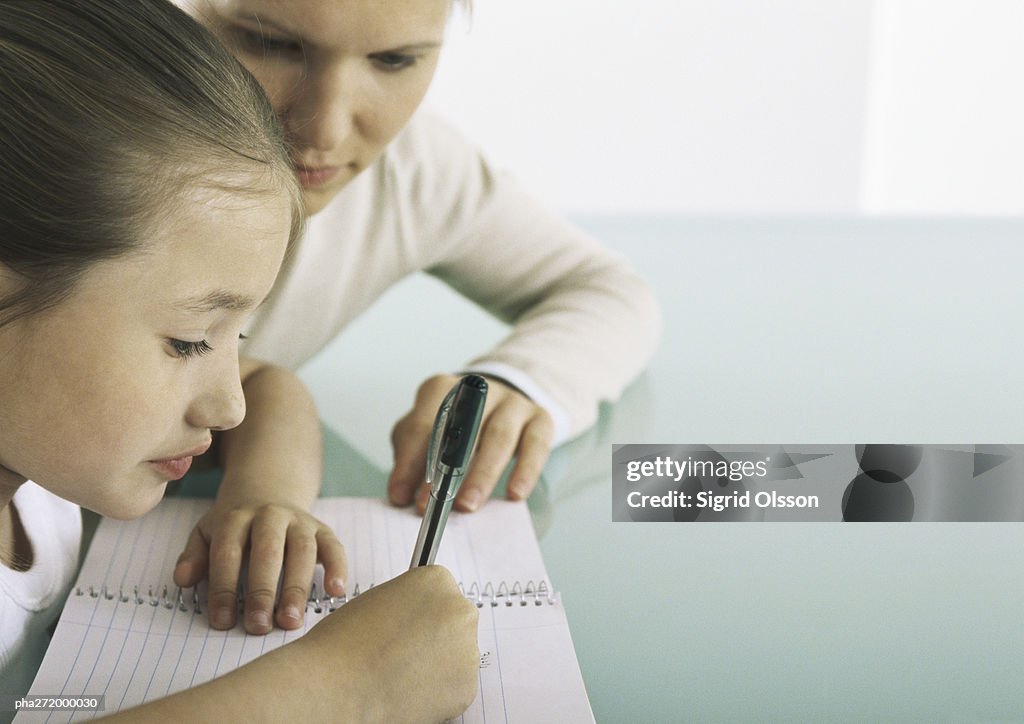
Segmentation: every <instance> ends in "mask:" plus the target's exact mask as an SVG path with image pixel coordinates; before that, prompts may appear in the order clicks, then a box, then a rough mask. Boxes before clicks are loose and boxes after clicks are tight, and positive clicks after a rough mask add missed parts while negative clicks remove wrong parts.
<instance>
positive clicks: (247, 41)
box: [235, 28, 302, 54]
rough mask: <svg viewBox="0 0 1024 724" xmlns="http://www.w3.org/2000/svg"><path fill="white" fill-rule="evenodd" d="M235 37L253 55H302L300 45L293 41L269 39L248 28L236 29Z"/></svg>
mask: <svg viewBox="0 0 1024 724" xmlns="http://www.w3.org/2000/svg"><path fill="white" fill-rule="evenodd" d="M235 35H236V36H237V37H238V39H239V41H240V42H241V44H242V47H244V48H245V49H246V50H248V51H250V52H253V53H264V54H269V53H277V54H289V53H298V54H301V53H302V43H299V42H297V41H294V40H284V39H281V38H271V37H268V36H266V35H263V34H262V33H258V32H256V31H255V30H249V29H248V28H237V29H236V30H235Z"/></svg>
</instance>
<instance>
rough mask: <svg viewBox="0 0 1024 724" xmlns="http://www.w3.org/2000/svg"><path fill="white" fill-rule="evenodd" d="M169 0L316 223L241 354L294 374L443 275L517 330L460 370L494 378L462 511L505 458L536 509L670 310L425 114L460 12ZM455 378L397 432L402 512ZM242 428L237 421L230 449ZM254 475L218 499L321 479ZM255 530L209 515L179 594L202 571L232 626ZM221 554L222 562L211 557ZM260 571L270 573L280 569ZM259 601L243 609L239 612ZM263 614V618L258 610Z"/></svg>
mask: <svg viewBox="0 0 1024 724" xmlns="http://www.w3.org/2000/svg"><path fill="white" fill-rule="evenodd" d="M175 1H176V2H178V3H179V4H180V5H181V6H182V7H184V8H185V9H186V10H187V11H188V12H190V13H191V14H192V15H193V16H194V17H195V18H196V19H198V20H199V21H200V22H202V23H204V24H205V25H206V26H207V27H208V28H210V29H211V30H213V31H214V32H215V33H216V34H217V35H218V36H219V37H220V38H221V39H222V40H223V41H224V42H225V44H226V45H227V46H228V47H229V49H231V50H232V52H234V54H235V55H236V57H238V58H239V59H240V60H241V61H242V62H243V63H244V64H245V65H246V66H247V67H248V68H249V69H250V70H251V71H252V72H253V74H254V75H255V76H256V78H257V79H258V80H259V81H260V82H261V84H262V85H263V87H264V89H265V90H266V91H267V93H268V95H269V96H270V99H271V101H272V103H273V105H274V108H275V110H276V111H277V114H278V116H279V118H280V119H281V121H282V122H283V124H284V126H285V129H286V131H287V133H288V135H289V139H290V140H291V142H292V146H293V151H292V164H293V166H294V169H295V173H296V176H297V178H298V180H299V182H300V184H301V185H302V193H303V201H304V204H305V208H306V211H307V213H308V214H311V215H312V218H311V219H310V223H309V225H308V228H307V231H306V233H305V235H304V237H303V238H302V239H301V241H300V242H299V243H298V245H297V247H296V250H295V253H294V254H293V255H292V256H290V258H289V259H288V260H287V261H286V262H285V266H284V269H283V271H282V274H281V276H280V278H279V280H278V282H277V285H276V287H275V289H274V292H273V293H272V294H271V296H270V298H269V299H268V302H267V304H265V305H264V306H263V307H262V308H261V309H260V311H259V312H258V313H257V314H256V315H255V317H254V322H253V324H252V326H251V327H250V328H249V329H250V330H251V331H252V332H253V334H252V335H251V336H252V339H251V340H249V341H247V342H246V343H244V345H243V349H244V350H245V351H246V353H247V354H251V355H253V356H255V357H258V358H260V359H266V360H269V361H273V362H276V363H278V364H283V365H286V366H288V367H292V368H294V367H297V366H299V365H301V364H302V363H303V362H304V361H306V360H308V359H310V358H311V357H312V356H314V355H315V354H316V353H317V352H318V351H319V350H321V349H322V348H323V347H325V346H326V345H327V344H328V342H329V341H330V340H331V339H332V338H333V337H334V336H335V335H337V334H338V333H339V332H340V331H341V330H342V329H343V328H344V327H345V326H346V325H347V324H348V323H349V322H350V321H351V320H352V319H353V318H354V317H355V316H356V315H357V314H359V313H360V312H361V311H363V310H364V309H366V308H367V307H368V306H369V305H370V304H371V303H372V302H373V301H374V300H375V299H377V298H378V297H379V296H380V295H381V294H382V293H383V292H384V291H385V290H386V289H387V288H388V287H389V286H390V285H392V284H394V283H395V282H397V281H399V280H400V279H401V278H403V277H405V276H407V275H409V274H412V273H414V272H417V271H421V270H424V271H427V272H429V273H431V274H434V275H435V276H437V277H439V278H440V279H441V280H443V281H445V282H446V283H448V284H450V285H451V286H452V287H454V288H455V289H456V290H458V291H459V292H461V293H462V294H464V295H466V296H468V297H469V298H470V299H472V300H474V301H476V302H478V303H479V304H481V305H483V306H484V307H486V308H487V309H489V310H491V311H492V312H493V313H495V314H496V315H497V316H499V317H501V318H502V319H505V320H507V321H509V322H511V323H512V324H513V328H512V332H511V334H510V335H509V336H508V337H507V338H506V339H505V340H504V341H503V342H502V343H501V344H499V345H498V347H497V348H495V349H493V350H490V351H489V352H486V353H484V354H482V355H481V356H479V357H477V358H476V359H475V360H472V361H471V362H469V363H468V365H467V369H471V370H473V371H476V372H480V373H483V374H486V375H488V376H489V377H490V378H491V381H492V382H491V385H490V392H489V394H488V406H487V409H486V411H485V419H484V423H483V428H482V430H481V433H480V438H479V443H478V450H477V452H476V455H475V459H474V463H473V467H472V469H471V470H470V472H469V474H468V475H467V477H466V479H465V481H464V482H463V485H462V488H461V490H460V491H459V496H458V498H457V501H456V505H457V506H458V507H459V508H460V509H462V510H474V509H476V508H477V507H478V506H479V505H480V504H481V503H482V502H483V501H484V500H485V499H486V498H487V496H489V495H490V493H491V491H492V490H493V488H494V487H495V484H496V482H497V480H498V478H499V476H500V474H501V472H502V471H503V470H504V469H505V467H506V465H507V463H508V462H509V460H510V459H512V458H513V456H514V457H515V461H516V462H515V465H514V466H513V469H512V471H511V473H510V476H509V479H508V486H507V490H508V496H509V497H510V498H519V499H521V498H525V497H526V496H527V495H528V494H529V493H530V491H531V490H532V489H533V487H534V486H535V485H536V482H537V480H538V476H539V474H540V471H541V469H542V468H543V466H544V463H545V461H546V459H547V457H548V454H549V451H550V449H551V447H552V445H555V444H557V443H559V442H562V441H564V440H566V439H568V438H569V437H571V436H573V435H575V434H576V433H578V432H580V431H582V430H583V429H584V428H586V427H587V426H588V425H590V424H591V423H592V422H593V421H594V419H595V418H596V412H597V403H598V402H599V401H600V400H611V399H614V398H616V397H617V396H618V394H619V393H620V392H621V391H622V389H623V388H624V387H625V385H626V384H627V383H628V382H629V381H630V380H631V379H632V378H633V377H635V375H636V374H638V372H639V371H640V370H641V368H642V367H643V366H644V364H645V363H646V361H647V359H648V358H649V356H650V354H651V353H652V352H653V349H654V344H655V341H656V337H657V329H658V312H657V307H656V304H655V302H654V300H653V295H652V294H651V292H650V290H649V288H648V287H647V285H646V284H644V283H643V282H642V281H641V280H640V279H638V278H637V276H636V275H635V274H634V273H633V272H632V270H631V269H630V268H629V266H628V265H627V264H626V262H625V260H624V259H622V258H621V257H618V256H616V255H613V254H611V253H609V252H608V251H606V250H605V249H603V248H602V247H600V245H598V244H597V243H596V242H594V241H593V240H591V239H590V238H589V237H587V236H586V235H585V234H583V233H582V232H581V231H579V230H578V229H576V228H574V227H572V226H571V225H569V224H567V223H566V222H564V221H563V220H561V219H559V218H557V217H555V216H553V215H552V214H551V213H550V212H548V211H547V210H545V209H544V208H543V207H542V206H541V205H540V204H539V203H537V202H536V201H535V200H534V199H532V198H530V197H529V196H528V195H526V194H524V193H523V192H522V191H521V190H519V188H518V187H517V186H516V185H515V183H514V182H513V181H511V180H510V179H508V178H506V177H504V176H503V175H502V174H500V173H496V172H495V171H494V170H493V169H492V168H491V167H490V166H489V165H488V164H487V162H486V161H485V160H484V159H482V158H481V156H480V154H479V153H478V151H477V150H476V149H475V148H474V147H473V146H472V145H471V144H469V143H468V142H467V141H466V140H465V139H463V138H462V137H460V136H459V134H458V133H456V132H455V131H454V130H453V129H452V128H450V127H449V126H448V125H446V124H444V123H443V122H441V121H440V120H438V119H437V118H434V117H433V116H431V115H429V114H427V113H425V112H423V111H417V109H418V106H419V104H420V101H421V100H422V98H423V96H424V94H425V93H426V91H427V88H428V86H429V84H430V81H431V78H432V76H433V73H434V69H435V67H436V64H437V61H438V55H439V53H440V50H441V46H442V43H443V40H444V33H445V29H446V24H447V22H448V18H449V13H450V11H451V7H452V5H453V2H452V0H389V1H388V2H379V0H289V1H288V2H281V1H280V0H175ZM464 2H465V0H464ZM411 351H412V350H410V352H411ZM453 383H454V378H453V377H451V376H450V375H447V374H439V375H437V376H434V377H431V378H430V379H428V380H427V381H426V382H424V383H423V385H422V386H421V387H420V389H419V391H418V392H417V394H416V399H415V403H414V404H413V406H412V409H411V410H410V411H409V413H408V414H406V415H405V416H404V417H403V418H402V419H401V420H400V421H399V422H398V423H397V424H396V425H395V427H394V432H393V435H392V441H393V447H394V468H393V471H392V473H391V477H390V480H389V483H388V495H389V497H390V499H391V501H392V502H394V503H395V504H398V505H405V504H408V503H410V502H412V501H413V500H414V498H416V500H417V503H418V505H419V507H420V509H421V510H422V507H423V504H424V502H425V496H426V491H425V488H423V487H422V486H421V484H422V482H423V469H424V462H425V456H426V444H427V438H428V436H429V430H430V426H431V424H432V422H433V417H434V414H435V413H436V411H437V407H438V404H439V402H440V400H441V398H442V397H443V396H444V394H445V393H446V392H447V391H448V390H449V389H450V388H451V387H452V385H453ZM246 435H247V431H246V430H244V429H241V428H240V429H239V430H237V431H234V432H233V435H232V437H234V438H236V439H239V438H241V439H244V438H245V436H246ZM239 444H242V443H241V442H240V441H239ZM253 447H255V446H253ZM296 463H297V464H299V463H301V460H297V461H296ZM244 464H245V466H246V468H247V469H245V468H240V467H235V466H234V465H232V464H231V461H229V462H228V463H227V464H226V465H225V467H224V478H223V483H222V485H221V492H220V496H221V497H223V498H226V499H227V500H229V501H230V500H232V499H235V498H236V497H237V496H236V495H235V493H234V492H233V491H234V490H236V489H238V488H240V487H244V488H245V489H247V490H251V489H252V486H253V478H254V477H259V478H260V483H259V485H260V486H261V487H262V488H263V489H265V490H266V491H267V494H268V495H272V496H280V495H281V491H284V490H288V491H290V493H291V494H293V495H295V496H298V497H297V498H296V500H297V503H298V502H299V501H300V498H301V496H303V495H305V496H307V497H308V495H309V493H308V492H307V493H303V492H302V491H303V490H305V491H315V490H316V489H317V488H318V486H319V483H320V478H319V477H318V476H315V477H314V476H307V477H306V478H305V479H303V478H302V476H300V475H296V474H294V472H293V471H294V469H295V466H288V467H287V468H286V470H287V471H288V472H287V473H286V474H285V475H282V476H280V477H278V476H277V475H276V474H275V473H274V472H273V471H272V470H271V469H270V467H269V466H268V465H263V464H262V463H261V462H260V451H259V450H258V449H256V450H254V451H253V454H252V455H247V456H245V458H244ZM257 471H269V472H263V473H259V472H257ZM417 491H419V492H418V497H417ZM249 499H250V500H253V498H252V497H250V498H249ZM271 500H274V501H275V502H278V503H280V502H281V501H280V498H279V497H277V498H271ZM297 503H296V504H297ZM219 505H220V504H219V501H218V506H219ZM221 510H225V508H221ZM257 521H258V518H250V519H248V520H247V522H246V524H245V525H229V524H228V523H227V519H226V516H225V514H224V513H217V512H216V511H215V512H214V513H213V514H212V515H211V517H210V518H209V519H207V520H205V521H203V522H201V523H200V525H199V527H198V528H197V531H196V534H195V536H194V537H193V540H192V542H191V544H190V546H189V547H188V549H187V550H186V551H185V552H184V554H183V555H182V558H181V565H180V568H179V570H178V583H179V584H182V585H191V584H192V583H194V582H195V581H196V580H198V576H199V575H200V574H199V572H205V571H206V570H207V568H208V567H209V569H210V580H211V585H212V584H213V583H214V581H216V582H217V585H218V586H219V587H226V588H229V589H230V590H228V592H227V593H226V594H225V603H224V615H225V616H228V615H229V611H230V609H231V606H230V605H229V603H230V601H231V600H232V595H233V584H231V583H230V582H231V581H234V580H237V577H238V566H237V564H236V563H234V561H237V560H239V559H240V554H239V552H240V551H241V550H243V549H244V547H245V545H246V541H247V539H248V529H249V527H251V526H252V525H255V524H256V522H257ZM208 549H209V550H208ZM214 551H216V553H214ZM225 551H234V552H235V553H234V554H233V555H225ZM211 556H213V557H215V558H221V557H222V558H223V560H225V561H226V562H227V563H226V564H225V565H224V566H221V565H219V564H215V565H208V561H209V560H210V558H211ZM255 563H256V566H257V569H259V570H262V571H264V572H263V573H262V574H261V575H263V576H264V577H266V578H267V579H270V578H273V577H274V576H276V575H277V567H279V565H280V564H279V563H277V562H276V561H268V562H266V565H264V563H263V562H261V561H256V562H255ZM252 565H253V561H250V566H252ZM285 568H286V571H287V568H288V566H287V565H286V567H285ZM251 570H252V568H250V571H251ZM286 575H288V574H287V573H286ZM304 575H305V576H306V577H308V575H309V572H308V571H304ZM260 605H263V606H268V605H269V604H268V603H264V604H260ZM257 609H258V605H256V604H254V605H253V607H249V606H247V609H246V610H247V613H246V617H247V619H248V618H249V617H250V616H251V615H252V614H253V612H254V611H255V610H257ZM267 615H269V608H265V609H264V610H263V611H262V612H261V616H262V617H264V618H265V617H266V616H267Z"/></svg>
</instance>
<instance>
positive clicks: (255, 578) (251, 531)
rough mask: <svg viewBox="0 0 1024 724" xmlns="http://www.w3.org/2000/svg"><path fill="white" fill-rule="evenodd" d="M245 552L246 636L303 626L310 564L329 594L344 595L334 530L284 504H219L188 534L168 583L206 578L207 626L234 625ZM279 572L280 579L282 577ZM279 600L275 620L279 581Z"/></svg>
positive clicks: (188, 583)
mask: <svg viewBox="0 0 1024 724" xmlns="http://www.w3.org/2000/svg"><path fill="white" fill-rule="evenodd" d="M246 551H248V554H249V570H248V578H247V581H246V593H245V609H244V616H243V622H244V625H245V630H246V631H248V632H249V633H251V634H265V633H268V632H269V631H270V630H271V629H272V628H273V627H274V623H275V622H276V623H277V625H278V626H280V627H281V628H284V629H294V628H298V627H299V626H301V625H302V621H303V618H304V617H305V612H306V601H307V599H308V598H309V587H310V584H311V582H312V580H313V569H314V568H315V567H316V564H317V562H318V561H319V562H320V563H322V564H323V566H324V588H325V590H326V593H327V595H329V596H340V595H342V593H344V590H345V589H344V582H345V575H346V572H347V571H346V563H345V550H344V548H343V547H342V545H341V543H340V542H339V541H338V538H337V537H336V536H335V535H334V532H333V531H332V530H331V529H330V528H328V527H327V526H326V525H324V524H323V523H321V522H320V521H319V520H317V519H316V518H314V517H313V516H312V515H310V514H309V513H307V512H306V511H304V510H301V509H299V508H292V507H288V506H284V505H241V504H239V505H234V504H231V503H227V502H222V501H220V500H218V501H217V502H216V503H215V504H214V506H213V507H212V508H211V509H210V511H209V512H208V513H207V514H206V515H204V516H203V517H202V518H201V519H200V520H199V522H198V523H197V524H196V527H195V528H194V529H193V530H192V534H191V535H190V536H189V539H188V543H186V544H185V550H184V551H183V552H182V554H181V556H179V558H178V562H177V564H176V565H175V568H174V583H175V584H176V585H178V586H181V587H186V586H195V585H196V584H197V583H199V582H200V581H201V580H202V579H203V578H204V577H206V575H207V573H209V579H210V585H209V602H208V604H207V609H208V614H209V617H210V626H212V627H213V628H216V629H227V628H231V627H232V626H234V625H235V613H236V610H237V602H238V585H239V577H240V574H241V570H242V563H243V561H244V559H245V554H246ZM282 574H283V575H282ZM279 578H280V579H281V600H280V603H279V605H278V607H277V616H276V618H275V616H274V601H275V599H276V597H277V587H278V580H279Z"/></svg>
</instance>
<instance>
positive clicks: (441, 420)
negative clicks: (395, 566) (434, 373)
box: [409, 375, 487, 568]
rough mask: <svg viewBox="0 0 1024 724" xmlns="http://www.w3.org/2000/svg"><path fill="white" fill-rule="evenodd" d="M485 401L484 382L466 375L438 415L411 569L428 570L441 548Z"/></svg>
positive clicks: (432, 436) (443, 404)
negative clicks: (428, 492)
mask: <svg viewBox="0 0 1024 724" xmlns="http://www.w3.org/2000/svg"><path fill="white" fill-rule="evenodd" d="M486 400H487V380H485V379H484V378H483V377H480V376H479V375H466V376H465V377H463V378H462V379H461V380H459V383H458V384H457V385H455V387H453V388H452V390H451V392H449V393H448V394H447V395H446V396H445V398H444V400H443V401H442V402H441V407H440V408H439V409H438V411H437V417H436V418H435V419H434V429H433V431H432V432H431V433H430V443H429V447H428V449H427V483H428V484H429V485H430V497H429V498H428V499H427V510H426V512H425V513H424V514H423V522H422V523H420V534H419V536H418V537H417V538H416V548H415V550H413V552H412V563H411V564H410V566H409V567H410V568H415V567H416V566H429V565H430V564H431V563H433V562H434V556H436V555H437V548H438V546H439V545H440V544H441V534H442V533H443V532H444V526H445V523H447V522H448V514H449V513H450V512H451V509H452V501H454V500H455V494H456V493H458V492H459V486H460V485H462V476H463V475H465V474H466V467H467V466H468V465H469V457H470V455H471V454H472V453H473V443H474V442H475V441H476V433H477V431H478V430H479V429H480V420H481V419H482V418H483V415H484V402H485V401H486Z"/></svg>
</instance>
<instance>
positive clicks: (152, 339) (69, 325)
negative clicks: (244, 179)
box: [0, 191, 290, 518]
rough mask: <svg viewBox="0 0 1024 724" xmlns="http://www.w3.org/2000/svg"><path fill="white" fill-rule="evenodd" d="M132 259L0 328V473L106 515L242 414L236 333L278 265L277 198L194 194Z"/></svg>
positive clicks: (125, 506)
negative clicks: (5, 471) (8, 473)
mask: <svg viewBox="0 0 1024 724" xmlns="http://www.w3.org/2000/svg"><path fill="white" fill-rule="evenodd" d="M179 207H180V208H179V209H178V210H176V211H173V212H172V213H169V214H167V215H166V216H165V217H164V218H162V219H161V222H160V224H158V225H155V226H156V231H155V232H154V233H152V234H150V235H149V236H148V237H147V241H146V243H145V244H144V245H143V247H142V248H140V249H139V250H136V251H133V252H131V253H129V254H128V255H126V256H123V257H120V258H118V259H114V260H109V261H101V262H98V263H96V264H95V265H93V266H92V267H90V268H89V270H87V271H86V273H85V275H84V276H83V277H82V278H81V279H80V281H79V282H78V284H76V285H75V287H74V288H73V291H72V293H71V295H70V296H69V297H68V298H67V299H66V300H64V301H62V302H60V303H59V304H58V305H57V306H55V307H53V308H51V309H49V310H47V311H44V312H39V313H36V314H30V315H28V316H26V317H22V318H20V319H17V320H15V321H14V322H11V323H10V324H7V325H4V326H0V380H3V384H2V385H0V466H3V467H4V468H7V469H8V470H10V471H12V472H14V473H15V474H17V475H18V476H20V477H22V478H28V479H31V480H34V481H35V482H36V483H38V484H39V485H41V486H42V487H44V488H46V489H48V490H50V491H51V492H53V493H55V494H57V495H59V496H60V497H62V498H66V499H67V500H71V501H73V502H75V503H78V504H79V505H82V506H84V507H87V508H90V509H92V510H95V511H97V512H99V513H101V514H103V515H108V516H111V517H115V518H131V517H137V516H139V515H142V514H143V513H145V512H146V511H148V510H149V509H150V508H152V507H153V506H154V505H156V504H157V503H158V502H159V501H160V498H161V496H162V495H163V492H164V488H165V486H166V483H167V481H168V480H170V479H176V478H179V477H181V476H182V475H184V474H185V472H186V471H187V469H188V465H189V463H190V462H191V457H192V456H194V455H198V454H201V453H202V452H203V451H205V450H206V448H208V447H209V445H210V439H211V435H210V431H211V430H223V429H226V428H230V427H234V426H235V425H237V424H238V423H239V422H241V420H242V417H243V415H244V414H245V403H244V401H243V397H242V390H241V385H240V380H239V368H238V335H239V332H240V330H241V327H242V324H243V323H244V321H245V320H246V319H247V318H248V316H249V315H250V313H251V312H252V311H253V310H254V309H255V307H256V306H257V305H258V304H259V303H260V302H261V301H262V300H263V298H264V297H265V296H266V295H267V293H268V292H269V290H270V287H271V285H272V284H273V282H274V278H275V276H276V275H277V271H278V268H279V266H280V264H281V260H282V258H283V256H284V251H285V246H286V244H287V239H288V232H289V218H290V208H289V203H288V200H287V198H286V197H285V196H284V194H280V193H273V194H270V193H269V192H268V193H267V194H265V195H258V196H257V195H253V196H250V197H236V196H229V195H227V194H226V193H225V192H222V191H203V192H196V193H194V194H193V196H192V197H191V198H189V199H188V200H185V201H183V202H181V203H180V204H179Z"/></svg>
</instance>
